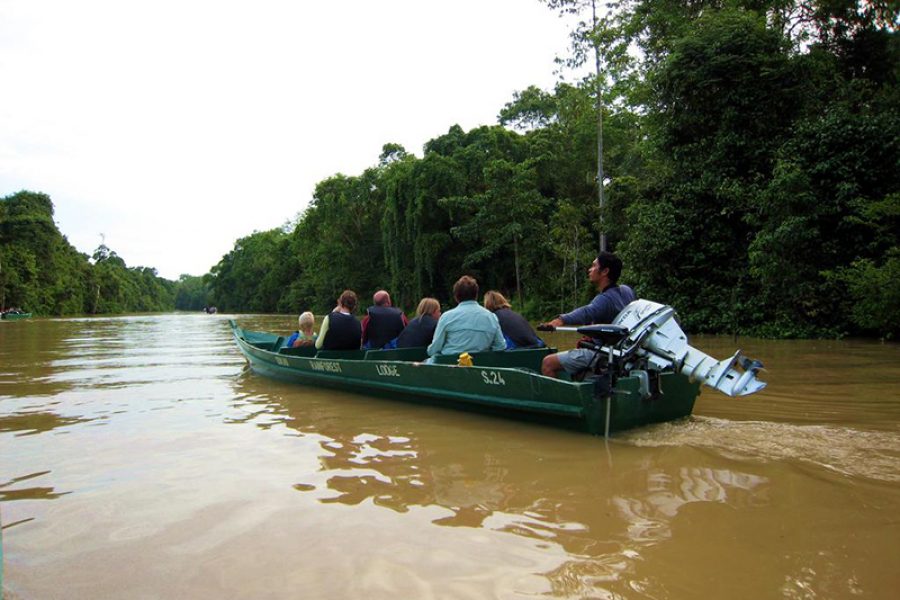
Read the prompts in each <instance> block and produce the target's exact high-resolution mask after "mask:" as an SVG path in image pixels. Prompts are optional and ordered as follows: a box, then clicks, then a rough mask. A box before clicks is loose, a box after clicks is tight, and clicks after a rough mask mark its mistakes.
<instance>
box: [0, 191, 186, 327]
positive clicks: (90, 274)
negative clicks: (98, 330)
mask: <svg viewBox="0 0 900 600" xmlns="http://www.w3.org/2000/svg"><path fill="white" fill-rule="evenodd" d="M176 287H177V284H176V283H175V282H172V281H168V280H166V279H163V278H161V277H158V276H157V274H156V270H155V269H152V268H148V267H132V268H129V267H128V266H126V265H125V261H124V260H122V259H121V258H120V257H119V256H118V255H116V253H115V252H113V251H112V250H110V249H109V248H107V247H106V246H105V245H104V244H100V246H99V247H98V248H97V250H96V251H95V252H94V255H93V256H92V257H89V256H87V255H86V254H81V253H79V252H78V251H77V250H75V248H73V247H72V245H71V244H69V242H68V240H66V238H65V237H64V236H63V235H62V234H61V233H60V232H59V229H57V227H56V223H55V222H54V221H53V203H52V202H51V201H50V197H49V196H47V195H46V194H40V193H33V192H26V191H22V192H18V193H16V194H13V195H11V196H7V197H6V198H2V199H0V307H19V308H22V309H23V310H26V311H28V312H34V313H37V314H40V315H65V314H79V313H123V312H150V311H162V310H172V309H173V308H174V307H175V288H176Z"/></svg>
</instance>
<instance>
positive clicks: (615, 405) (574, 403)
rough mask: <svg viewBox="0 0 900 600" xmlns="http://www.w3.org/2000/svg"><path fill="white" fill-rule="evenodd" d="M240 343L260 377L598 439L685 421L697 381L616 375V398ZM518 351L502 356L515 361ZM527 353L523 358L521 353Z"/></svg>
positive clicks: (541, 381) (504, 376)
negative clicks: (650, 389)
mask: <svg viewBox="0 0 900 600" xmlns="http://www.w3.org/2000/svg"><path fill="white" fill-rule="evenodd" d="M231 324H232V330H233V334H234V338H235V341H236V343H237V345H238V348H240V350H241V352H242V353H243V354H244V356H245V357H246V358H247V360H248V362H249V364H250V367H251V369H252V370H253V371H254V372H257V373H259V374H261V375H264V376H267V377H272V378H276V379H280V380H283V381H290V382H295V383H301V384H306V385H313V386H317V387H328V388H333V389H341V390H347V391H351V392H357V393H361V394H365V395H378V396H386V397H389V398H394V399H398V400H405V401H413V402H417V403H428V404H440V405H447V406H451V407H455V408H465V409H473V410H477V411H479V412H489V413H495V414H502V415H504V416H511V417H516V418H522V419H525V420H529V421H537V422H541V423H546V424H549V425H554V426H563V427H567V428H574V429H578V430H582V431H587V432H590V433H594V434H601V433H603V432H604V431H605V429H606V412H607V407H606V403H607V401H608V400H607V398H611V399H610V400H609V403H610V405H609V414H610V423H609V431H611V432H614V431H621V430H625V429H631V428H634V427H640V426H642V425H647V424H650V423H658V422H663V421H671V420H674V419H678V418H682V417H686V416H688V415H690V414H691V411H692V410H693V406H694V401H695V400H696V398H697V395H698V394H699V384H696V383H691V382H689V381H688V380H687V378H685V377H683V376H681V375H678V374H675V373H668V374H662V375H661V376H660V377H659V381H658V386H655V387H656V390H655V392H656V393H654V394H651V395H649V397H648V396H647V394H646V393H642V390H641V381H640V380H639V379H638V378H637V377H622V378H619V379H618V381H617V383H616V386H615V389H614V393H613V394H612V395H611V396H609V397H607V396H600V395H598V394H596V393H595V386H594V383H593V382H572V381H563V380H559V379H554V378H550V377H544V376H542V375H540V374H539V373H536V372H534V371H533V370H527V369H524V368H508V367H494V366H479V365H478V364H476V365H475V366H472V367H461V366H457V365H440V364H439V365H426V364H423V363H421V362H412V361H400V360H378V354H379V353H378V351H369V352H367V353H347V356H348V357H349V356H352V357H353V358H341V357H340V353H325V354H326V355H329V356H327V357H321V355H320V356H296V355H290V354H286V353H284V351H281V352H279V351H278V340H280V339H281V338H279V337H278V336H275V335H272V334H265V333H261V332H249V331H244V330H243V329H241V328H240V327H237V325H236V324H234V322H232V323H231ZM515 354H516V352H510V353H504V355H505V357H506V358H509V359H511V358H513V357H514V355H515ZM521 356H525V355H521Z"/></svg>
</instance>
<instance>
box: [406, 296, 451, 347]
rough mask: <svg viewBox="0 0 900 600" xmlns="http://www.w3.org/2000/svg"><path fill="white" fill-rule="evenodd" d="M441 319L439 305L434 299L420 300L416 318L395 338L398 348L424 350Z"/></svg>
mask: <svg viewBox="0 0 900 600" xmlns="http://www.w3.org/2000/svg"><path fill="white" fill-rule="evenodd" d="M440 318H441V303H440V302H438V301H437V300H435V299H434V298H422V300H421V301H420V302H419V307H418V308H417V309H416V318H415V319H413V320H412V321H410V322H409V325H407V326H406V329H404V330H403V331H401V332H400V335H399V337H397V347H398V348H424V347H425V346H427V345H428V344H430V343H431V340H433V339H434V330H435V328H436V327H437V324H438V319H440Z"/></svg>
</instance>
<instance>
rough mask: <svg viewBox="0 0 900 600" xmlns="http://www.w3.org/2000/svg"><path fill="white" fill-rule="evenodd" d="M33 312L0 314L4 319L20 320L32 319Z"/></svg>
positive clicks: (0, 317)
mask: <svg viewBox="0 0 900 600" xmlns="http://www.w3.org/2000/svg"><path fill="white" fill-rule="evenodd" d="M30 318H31V313H23V312H5V313H3V314H2V315H0V319H3V320H4V321H19V320H21V319H30Z"/></svg>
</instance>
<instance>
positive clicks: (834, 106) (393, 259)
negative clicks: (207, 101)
mask: <svg viewBox="0 0 900 600" xmlns="http://www.w3.org/2000/svg"><path fill="white" fill-rule="evenodd" d="M544 3H545V4H547V6H548V9H550V10H559V11H563V12H570V13H573V14H578V15H582V20H581V22H580V23H579V24H578V25H577V26H576V27H575V28H574V29H573V31H572V42H573V44H572V50H571V54H570V55H569V56H568V57H566V58H564V59H562V60H561V61H560V63H561V68H566V67H569V66H577V65H582V64H584V63H585V62H590V61H592V60H593V59H594V58H595V57H596V59H597V60H598V61H599V67H600V68H598V69H597V71H596V72H595V73H593V74H591V75H590V76H586V77H584V78H583V79H582V80H579V81H576V82H562V81H560V83H558V84H557V85H556V86H555V87H554V88H553V89H549V90H543V89H540V88H538V87H536V86H528V85H525V86H524V87H523V89H522V90H520V91H518V92H516V93H515V94H513V97H512V98H511V99H510V101H509V102H508V103H506V104H505V105H504V106H502V107H499V114H498V123H497V124H496V125H490V126H481V127H476V128H474V129H471V130H469V131H465V130H463V129H462V128H461V127H459V126H453V127H451V128H449V130H448V131H447V132H445V133H443V134H441V135H437V136H436V137H434V138H433V139H431V140H429V141H428V142H426V143H425V144H424V147H423V148H422V153H421V156H416V155H415V154H414V153H411V152H408V151H407V150H406V148H404V147H403V146H402V145H400V144H397V143H393V142H389V143H386V144H385V145H384V147H383V149H382V152H381V154H380V155H379V156H378V157H373V165H372V166H371V167H370V168H368V169H366V170H365V171H363V172H362V173H359V174H350V175H348V174H340V173H338V174H335V175H333V176H331V177H328V178H327V179H325V180H323V181H321V182H319V183H318V184H317V186H316V188H315V192H314V194H313V197H312V200H311V202H310V203H309V204H308V205H307V206H306V207H305V208H303V210H302V211H301V212H300V213H299V215H298V218H297V219H296V221H295V222H294V223H293V224H292V225H291V226H289V227H283V228H279V229H274V230H271V231H263V232H253V233H251V234H249V235H247V236H245V237H243V238H241V239H239V240H237V241H236V242H235V245H234V248H233V249H232V250H231V251H230V252H229V253H228V254H226V255H225V256H223V257H222V260H221V261H220V262H219V263H218V264H217V265H215V266H214V267H213V268H212V269H211V271H210V272H209V273H208V274H206V275H205V276H203V278H202V279H199V278H192V277H183V278H182V279H181V280H179V281H178V282H168V283H167V282H165V281H164V280H159V279H158V278H155V277H154V275H155V274H154V273H153V272H152V269H141V268H138V269H132V268H128V267H126V266H125V263H124V261H123V260H121V259H120V258H118V257H117V256H116V255H115V253H114V252H112V251H110V250H109V249H104V247H102V246H101V248H98V252H97V253H95V255H94V256H93V257H91V258H90V259H89V258H88V257H86V256H83V255H79V254H78V253H77V252H75V251H74V249H72V248H71V246H69V245H68V243H67V242H66V241H65V238H63V237H62V236H60V235H59V232H58V231H56V229H55V225H54V224H53V220H52V204H51V203H50V201H49V198H47V197H46V196H43V195H42V194H33V193H30V192H21V193H19V194H16V195H15V196H11V197H9V198H6V199H4V201H3V202H2V203H0V293H2V294H4V297H5V298H6V300H5V301H6V304H7V305H9V304H11V303H12V302H15V303H18V304H21V305H28V306H29V308H34V309H35V310H39V311H43V312H46V313H47V314H61V313H65V312H73V311H83V312H92V311H115V310H152V309H154V308H155V307H160V306H171V305H173V304H174V305H175V306H178V307H180V308H188V307H190V308H193V309H196V308H197V307H198V306H202V305H205V304H216V305H217V306H218V307H219V308H221V309H223V310H228V311H259V312H290V313H299V312H301V311H303V310H310V309H311V310H314V311H319V312H321V311H327V310H330V308H331V307H333V305H334V301H335V299H336V298H337V296H338V294H340V292H341V291H342V290H343V289H345V288H351V289H354V290H355V291H356V292H357V293H358V294H360V296H361V298H363V302H365V299H366V298H367V297H369V296H371V294H372V293H373V292H374V291H375V290H377V289H380V288H386V289H388V290H390V291H391V293H392V296H393V299H394V302H395V304H397V305H399V306H401V307H402V308H404V309H406V310H407V311H411V310H413V309H414V308H415V306H416V304H417V303H418V301H419V299H420V298H421V297H423V296H434V297H437V298H438V299H440V300H441V301H443V302H447V303H448V302H449V300H450V298H449V296H450V289H451V286H452V284H453V282H454V281H455V280H456V279H457V278H458V277H459V276H460V275H462V274H471V275H474V276H475V277H477V278H478V280H479V282H480V283H481V286H482V289H484V290H487V289H491V288H494V289H498V290H500V291H501V292H503V293H504V294H505V295H507V296H508V297H510V298H511V299H513V300H514V303H515V304H516V308H517V309H518V310H519V311H522V312H524V313H526V314H527V315H528V316H531V317H533V318H546V317H549V316H553V315H555V314H557V313H559V312H561V311H565V310H568V309H570V308H571V307H572V306H573V305H576V304H578V303H581V302H583V301H585V300H587V299H588V298H589V297H590V295H591V293H592V291H591V290H590V289H589V288H588V287H587V281H586V277H585V273H584V272H585V268H586V267H587V265H588V264H590V262H591V260H592V259H593V256H594V255H595V254H596V252H597V239H598V233H599V231H598V222H600V220H601V217H602V222H603V224H604V226H603V227H604V230H605V231H604V232H605V234H606V235H607V238H608V243H609V246H610V248H611V249H612V250H614V251H616V252H617V253H619V254H620V255H621V256H622V258H623V259H624V261H625V271H624V273H623V277H622V280H623V281H625V282H627V283H629V284H631V285H632V286H633V287H635V289H636V291H637V293H638V295H639V296H641V297H644V298H649V299H652V300H656V301H659V302H663V303H666V304H671V305H673V306H674V307H675V308H676V309H677V310H678V311H679V314H680V315H681V318H682V322H683V324H684V325H685V326H686V327H687V328H688V329H689V330H692V331H695V332H698V331H706V332H728V333H743V334H756V335H765V336H781V337H791V336H841V335H848V334H852V335H872V336H881V337H890V336H896V335H897V334H898V333H900V329H898V328H900V316H898V315H900V283H898V282H900V279H898V277H897V275H898V270H900V244H898V239H897V232H898V231H900V227H898V215H900V88H898V77H900V40H898V35H897V28H898V11H897V5H896V2H894V1H893V0H875V1H872V2H854V1H851V0H813V1H811V2H809V1H804V2H797V1H795V0H777V1H775V0H698V1H694V0H692V1H691V2H686V1H684V0H622V1H621V2H617V3H614V4H609V5H607V6H606V12H602V13H601V12H597V13H596V14H597V17H596V18H594V15H592V14H591V9H592V8H593V9H599V8H600V7H599V4H598V3H597V2H596V1H595V0H594V1H592V0H544ZM595 49H596V53H595V52H594V50H595ZM598 77H599V80H598ZM525 83H526V84H527V82H525ZM598 94H599V95H601V96H602V97H601V98H599V99H598ZM598 100H599V101H598ZM598 106H600V107H602V123H603V138H604V140H605V141H604V143H603V145H602V153H603V164H604V165H605V166H604V173H605V179H604V183H605V192H604V193H605V202H604V208H603V214H602V215H601V214H600V209H599V207H598V203H597V200H596V199H597V197H598V183H599V182H598V181H597V176H596V174H597V168H596V165H597V159H598V156H597V152H598V143H597V124H598V115H597V107H598ZM98 290H99V293H98ZM98 294H99V295H98ZM13 298H14V300H12V299H13ZM0 300H3V298H0ZM167 303H168V304H167Z"/></svg>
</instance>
